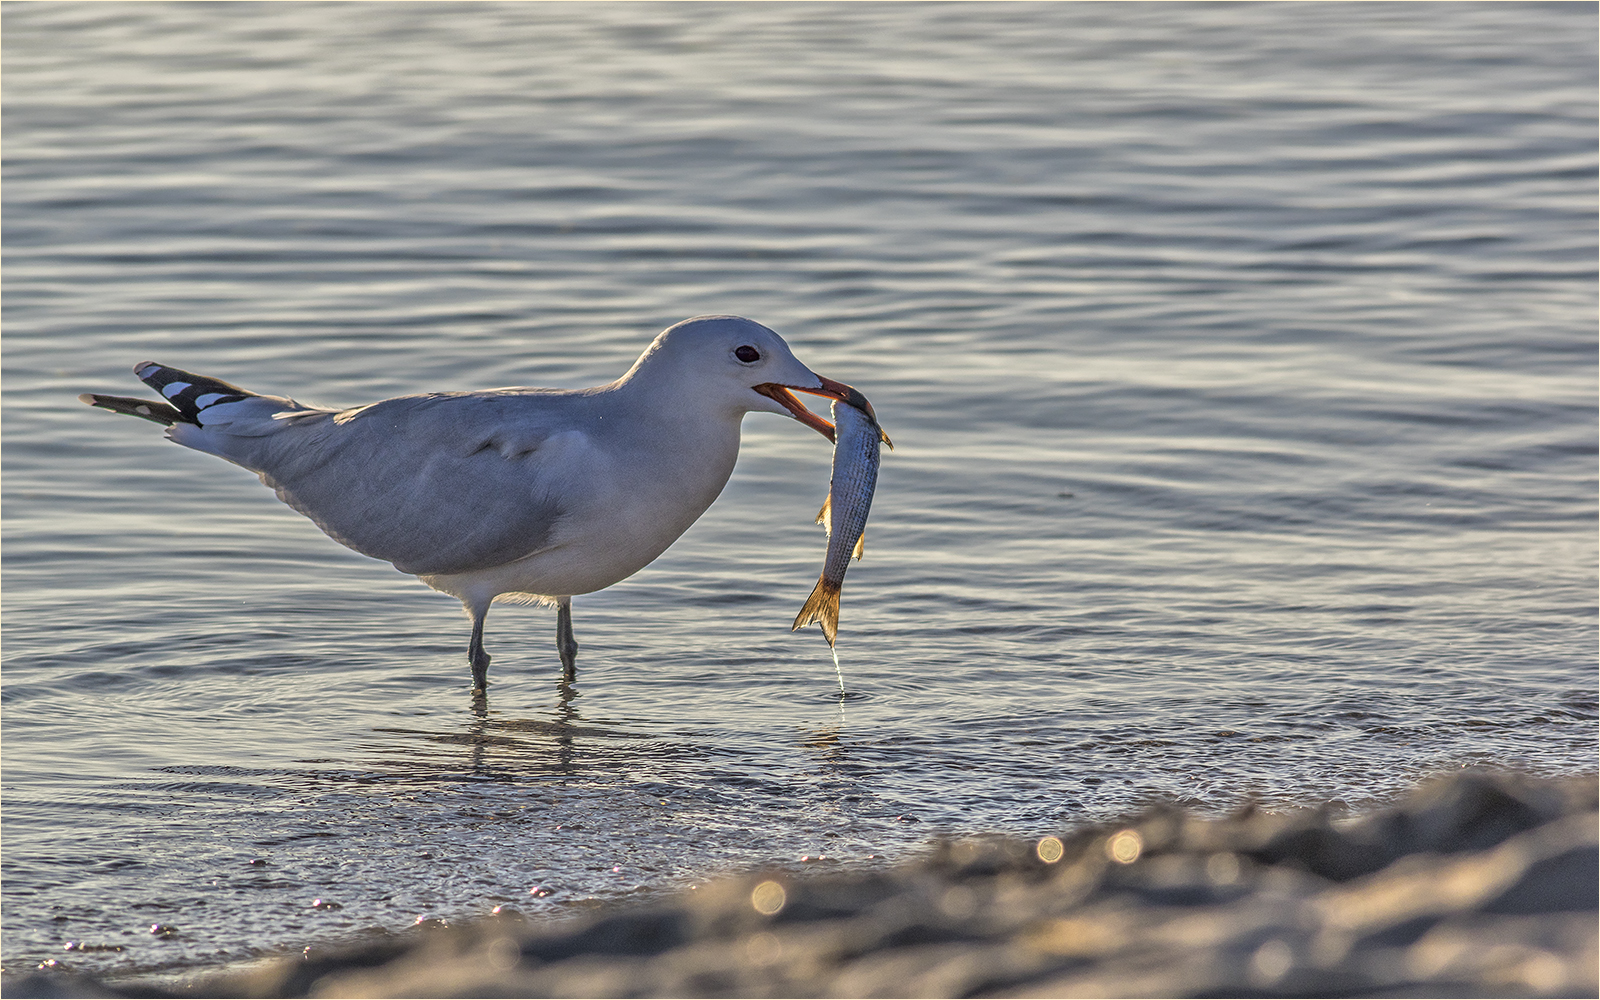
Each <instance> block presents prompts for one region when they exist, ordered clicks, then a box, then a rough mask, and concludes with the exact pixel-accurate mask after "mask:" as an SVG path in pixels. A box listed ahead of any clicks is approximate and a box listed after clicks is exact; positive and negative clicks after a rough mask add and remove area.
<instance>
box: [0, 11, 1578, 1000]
mask: <svg viewBox="0 0 1600 1000" xmlns="http://www.w3.org/2000/svg"><path fill="white" fill-rule="evenodd" d="M3 17H4V33H3V44H4V62H5V66H6V72H5V79H4V91H5V93H4V104H5V107H4V129H5V136H4V138H5V143H6V153H5V164H4V181H5V184H4V190H3V192H0V196H3V198H4V213H5V215H4V217H5V229H4V240H5V275H4V282H5V285H4V324H5V329H4V416H5V419H4V425H3V432H4V471H5V478H4V508H3V513H4V574H5V575H4V583H5V595H4V596H5V618H4V676H3V699H4V700H3V736H4V755H5V767H4V799H3V807H4V847H5V851H4V937H3V942H0V956H3V959H4V963H5V968H6V969H7V970H8V971H20V970H23V969H27V968H31V967H32V966H34V965H35V964H37V963H38V962H40V961H42V960H47V959H51V958H56V959H59V960H60V961H61V962H62V963H64V964H66V965H69V966H72V967H75V968H80V969H86V970H89V971H98V972H106V971H132V970H141V969H156V968H168V969H171V968H184V967H189V966H193V965H196V964H199V963H205V962H214V961H221V960H231V959H239V958H245V957H248V956H250V955H251V954H254V953H256V950H257V949H267V948H275V947H288V948H299V947H302V946H304V945H307V944H311V943H314V942H323V941H327V940H330V939H334V938H337V937H339V936H341V935H348V934H353V933H357V932H359V931H361V930H363V929H365V928H369V927H386V928H398V927H403V926H405V925H407V924H409V923H411V922H412V921H413V920H415V919H416V918H418V917H435V918H443V919H450V920H456V919H462V918H466V917H470V916H473V915H476V914H481V913H483V912H485V911H487V910H488V909H489V908H491V907H493V906H495V905H498V904H506V905H511V906H515V907H517V908H519V909H522V910H525V911H528V912H545V911H549V912H561V911H563V910H564V909H567V908H571V907H574V906H584V905H590V904H591V902H592V900H594V899H607V898H613V897H616V896H619V895H623V894H627V893H631V892H637V891H651V890H655V889H660V888H663V887H672V886H678V885H684V884H690V883H693V882H695V881H697V880H700V879H704V878H706V877H709V876H711V875H714V874H715V873H716V872H718V871H722V870H726V869H727V868H730V867H744V866H750V865H758V864H767V863H781V864H790V865H805V866H827V865H833V864H848V865H872V864H881V863H884V862H886V861H892V860H894V859H896V858H901V857H905V856H907V855H908V854H910V853H913V852H915V851H916V850H918V849H919V846H920V845H922V844H924V843H926V841H927V839H928V838H929V837H930V836H933V835H935V834H938V833H963V832H971V831H982V830H1002V831H1008V832H1014V833H1019V834H1024V835H1027V834H1035V833H1041V832H1044V831H1051V830H1059V829H1061V828H1063V827H1066V826H1070V825H1072V824H1076V823H1081V822H1085V821H1091V820H1099V819H1105V818H1108V817H1111V816H1114V815H1116V814H1118V813H1121V812H1124V811H1126V810H1128V809H1131V808H1133V807H1136V806H1138V805H1140V804H1143V803H1145V802H1147V801H1149V800H1151V799H1153V798H1168V799H1175V800H1180V801H1184V802H1188V803H1192V804H1196V805H1199V806H1202V807H1205V808H1214V809H1225V808H1229V807H1232V806H1235V805H1237V804H1239V803H1240V802H1242V801H1245V800H1247V799H1249V798H1257V799H1260V800H1263V801H1264V802H1266V803H1267V804H1268V805H1271V806H1285V805H1293V804H1305V803H1311V802H1318V801H1323V800H1328V799H1333V800H1338V801H1344V802H1349V803H1352V804H1358V803H1362V802H1368V801H1372V800H1375V799H1381V798H1384V797H1386V796H1389V795H1392V794H1393V793H1395V792H1396V791H1398V790H1399V789H1401V788H1403V787H1405V786H1406V785H1408V784H1409V783H1411V782H1412V781H1414V780H1416V779H1417V778H1419V777H1422V776H1424V775H1427V774H1429V773H1433V772H1436V771H1439V770H1444V769H1451V768H1456V767H1460V766H1464V765H1480V764H1481V765H1492V766H1501V767H1515V768H1523V769H1527V770H1531V771H1534V772H1538V773H1545V774H1564V773H1592V772H1593V771H1594V770H1595V760H1596V725H1595V720H1596V677H1595V667H1594V664H1595V658H1596V654H1597V648H1596V646H1597V643H1596V628H1595V624H1596V623H1595V617H1596V599H1595V593H1596V571H1595V546H1596V529H1595V524H1596V522H1595V503H1596V482H1595V480H1596V459H1595V452H1596V419H1595V406H1594V400H1595V391H1596V365H1595V361H1596V338H1595V313H1596V281H1595V259H1596V240H1595V232H1594V216H1595V209H1596V180H1595V178H1596V155H1595V147H1596V114H1595V106H1594V93H1595V87H1596V70H1595V67H1596V52H1595V47H1596V46H1595V37H1596V14H1595V10H1594V8H1593V7H1592V6H1590V5H1552V6H1548V7H1543V6H1528V5H1484V6H1454V5H1422V6H1411V5H1397V4H1384V5H1356V6H1342V5H1310V6H1299V7H1281V6H1259V5H1247V6H1223V5H1218V6H1210V5H1207V6H1197V7H1190V6H1164V5H1162V6H1157V5H1073V4H1069V5H1022V6H1012V5H989V4H985V5H979V6H967V5H938V6H926V7H925V6H916V5H841V6H835V5H803V6H802V5H725V6H724V5H714V6H697V5H644V6H630V5H581V6H568V5H537V4H535V5H504V6H465V5H450V6H448V7H438V6H433V5H427V4H411V5H401V6H386V5H361V4H357V5H328V6H323V5H297V4H287V5H285V4H272V5H260V6H230V7H225V8H217V7H212V6H206V5H136V6H132V5H130V6H122V5H102V4H94V5H82V6H80V5H74V4H50V5H40V4H27V5H17V4H11V5H7V6H6V7H5V8H4V11H3ZM706 312H733V313H740V314H743V315H748V316H751V317H753V318H756V319H758V320H760V321H762V322H765V323H767V324H769V325H771V326H773V327H774V328H776V329H777V330H779V331H780V332H781V333H783V334H784V335H785V336H786V337H787V338H788V339H789V341H790V343H791V345H792V346H793V347H794V349H795V351H796V353H797V354H798V355H799V356H800V358H801V359H802V360H803V361H805V362H806V363H807V364H809V365H810V366H811V367H812V368H814V369H816V370H817V371H820V372H822V373H824V374H827V375H829V376H831V377H833V378H836V379H840V380H842V381H846V382H850V383H852V384H854V385H856V386H858V387H860V388H861V389H863V390H864V391H865V392H866V393H867V394H868V395H869V396H870V397H871V398H872V400H873V402H874V404H875V405H876V407H877V410H878V413H879V415H880V417H881V418H882V420H883V422H884V425H885V426H886V428H887V429H888V431H889V433H890V434H891V435H892V436H893V437H894V440H895V444H896V450H895V451H894V452H886V453H885V456H884V464H883V468H882V474H881V478H880V481H879V492H878V495H877V498H876V500H875V502H874V505H873V514H872V521H871V523H870V525H869V527H868V531H867V547H866V558H865V560H864V561H863V562H861V563H860V564H858V565H856V566H854V567H853V568H852V569H851V572H850V576H849V578H848V580H847V583H846V588H845V601H844V609H843V614H842V617H841V635H840V640H839V643H840V645H839V651H840V659H841V666H842V673H843V677H844V681H845V684H846V687H847V692H848V694H847V697H846V698H844V699H840V697H839V691H838V684H837V681H836V680H835V674H834V670H833V669H832V666H833V664H832V660H831V658H830V657H829V655H828V650H827V646H826V644H825V643H824V642H823V640H822V638H821V636H820V633H818V632H817V630H814V629H813V630H810V631H808V632H805V633H800V634H791V633H790V632H789V623H790V621H791V620H792V618H793V615H794V612H795V611H796V610H797V609H798V607H799V605H800V604H801V602H802V601H803V600H804V598H805V596H806V594H807V593H808V592H809V590H810V588H811V585H812V583H813V582H814V580H815V577H816V573H817V570H818V569H819V567H820V564H821V560H822V554H823V549H824V540H823V537H822V535H821V533H820V531H819V529H817V528H816V527H815V526H814V525H812V523H811V521H812V517H813V516H814V515H815V512H816V508H817V506H818V505H819V503H820V501H821V499H822V496H823V495H824V493H825V491H826V488H827V478H828V465H829V458H830V456H829V450H828V448H827V445H826V443H825V442H823V441H822V439H821V438H819V437H818V436H817V435H815V434H812V433H811V432H809V431H807V430H805V429H804V428H802V427H800V426H799V425H797V424H794V423H793V422H789V421H785V420H782V419H780V418H778V417H773V416H767V415H759V414H758V415H755V416H752V417H750V418H749V419H748V420H747V421H746V427H745V431H746V433H745V443H744V451H743V456H742V458H741V460H740V464H739V468H738V470H737V471H736V472H735V474H734V478H733V481H732V482H731V483H730V484H729V486H728V488H727V490H726V491H725V492H724V494H723V496H722V498H721V499H720V500H719V501H718V502H717V504H715V505H714V506H713V507H712V509H711V510H710V511H709V512H708V513H707V514H706V515H705V516H704V517H703V518H702V519H701V520H700V522H699V523H698V524H697V525H695V527H693V528H692V529H690V531H689V532H688V533H687V534H686V535H685V536H684V537H683V538H682V539H681V540H680V541H679V542H678V543H677V544H676V545H675V546H674V547H673V548H671V549H670V550H668V552H667V553H666V554H665V555H664V556H663V557H662V558H661V559H659V560H658V561H657V562H656V563H655V564H653V565H652V566H650V567H649V568H647V569H646V570H644V571H643V572H641V573H639V574H638V575H637V576H635V577H634V578H633V579H630V580H628V581H626V582H625V583H623V584H620V585H618V586H616V587H614V588H612V589H610V590H607V591H603V592H601V593H598V594H595V595H592V596H588V597H580V598H579V599H577V600H576V601H575V602H574V608H575V621H576V627H577V632H578V638H579V641H580V642H581V643H582V653H581V657H580V664H579V666H580V678H579V680H580V683H579V685H578V693H577V695H576V696H575V697H563V696H562V694H561V693H560V692H559V691H558V689H557V687H556V680H557V678H558V672H559V668H558V666H557V663H556V658H555V651H554V638H553V633H554V616H553V614H551V613H550V612H549V611H548V609H540V608H517V607H501V608H497V609H496V610H495V611H494V612H493V614H491V616H490V619H489V632H488V644H489V649H490V651H491V652H492V653H493V654H494V657H495V660H494V665H493V667H492V668H491V679H492V681H493V687H492V688H491V691H490V697H489V699H488V702H487V704H486V705H483V706H476V707H475V706H474V704H473V702H472V700H471V698H470V697H469V696H468V691H467V688H468V673H467V667H466V663H465V647H466V641H467V624H466V621H465V619H464V618H463V617H462V616H461V613H460V611H459V608H458V606H457V605H456V603H455V602H454V601H453V600H452V599H450V598H447V597H444V596H442V595H439V594H435V593H433V592H431V591H429V590H428V589H426V588H425V587H423V586H422V585H420V584H418V583H417V582H416V581H414V580H412V579H411V578H409V577H404V576H401V575H400V574H398V573H396V572H395V571H394V570H393V569H391V568H390V567H388V566H387V565H386V564H382V563H378V562H375V561H373V560H369V559H365V558H363V557H361V556H359V555H356V554H355V553H353V552H350V551H347V550H345V549H343V548H341V547H340V546H338V545H336V544H334V543H333V542H331V541H329V540H328V539H327V538H325V537H324V536H322V535H321V534H320V533H319V532H318V531H317V530H316V528H315V527H314V526H312V525H311V524H310V523H309V522H308V521H305V520H304V519H302V518H300V517H299V516H298V515H296V514H294V513H293V512H292V511H290V510H288V509H287V508H285V507H283V506H282V505H280V504H279V503H278V502H277V501H276V500H275V499H274V498H273V496H272V494H271V492H270V491H268V490H265V489H263V488H262V487H261V485H260V484H259V483H258V482H256V480H255V478H254V477H253V476H251V475H250V474H248V473H245V472H243V471H242V470H239V469H237V468H234V467H232V466H229V465H226V464H224V463H221V462H219V461H217V460H216V459H213V458H211V457H209V456H205V455H201V454H198V453H194V452H189V451H186V450H184V449H181V448H178V447H175V446H173V445H171V444H169V443H167V442H164V441H162V440H161V436H160V432H159V431H158V430H157V428H156V427H155V426H154V425H152V424H147V423H143V422H138V421H132V420H126V419H119V418H116V417H114V416H112V415H110V414H106V413H103V412H100V411H92V410H90V409H88V408H86V407H83V406H81V405H80V404H79V403H77V401H76V400H75V398H74V397H75V396H76V394H77V393H79V392H83V391H87V390H94V391H107V392H127V393H132V392H134V391H136V390H137V389H138V388H139V385H138V383H137V382H136V380H134V378H133V376H132V375H131V374H130V372H129V368H130V366H131V365H132V364H133V363H135V362H138V361H142V360H146V359H155V360H159V361H162V362H165V363H168V364H173V365H178V366H180V367H185V368H190V369H193V370H197V371H202V372H206V373H208V374H212V375H215V376H218V377H220V378H224V379H227V380H229V381H233V382H237V383H240V384H242V385H245V386H248V387H251V388H254V389H258V390H262V391H271V392H280V393H290V394H293V395H295V396H297V397H298V398H301V399H305V400H308V401H317V402H324V403H338V404H355V403H361V402H368V401H372V400H374V399H379V398H382V397H385V396H388V395H395V394H400V393H406V392H416V391H423V390H430V389H470V388H484V387H490V386H501V385H515V384H521V385H550V386H583V385H593V384H597V383H601V382H605V381H609V380H610V379H612V378H614V377H616V376H617V375H618V374H620V373H621V372H622V371H623V370H625V369H626V367H627V366H628V365H629V364H631V362H632V360H633V358H634V357H635V355H636V354H637V353H638V351H639V350H640V349H642V347H643V346H644V345H645V344H646V343H647V342H648V341H649V339H650V338H651V337H652V336H653V335H654V334H655V333H656V332H657V331H658V330H659V329H661V328H662V327H664V326H666V325H668V324H670V323H672V322H674V321H676V320H678V319H681V318H683V317H685V316H689V315H694V314H697V313H706ZM316 900H322V901H323V905H321V906H314V905H313V903H314V901H316ZM330 904H331V905H330ZM155 924H161V925H167V926H170V927H175V928H176V931H175V932H174V933H172V934H170V935H166V936H163V935H160V934H151V933H150V932H149V928H150V927H151V926H152V925H155ZM69 942H74V943H82V944H85V945H87V946H89V947H91V948H104V949H106V950H90V951H78V950H73V951H66V950H64V949H65V947H66V945H67V944H68V943H69Z"/></svg>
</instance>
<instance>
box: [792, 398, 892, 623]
mask: <svg viewBox="0 0 1600 1000" xmlns="http://www.w3.org/2000/svg"><path fill="white" fill-rule="evenodd" d="M833 421H834V442H833V478H832V479H831V480H830V481H829V482H828V499H826V500H824V501H823V502H822V510H821V511H820V512H818V514H817V523H818V524H820V525H822V526H823V527H824V528H826V529H827V531H828V557H827V559H826V560H825V561H824V562H823V564H822V576H821V577H820V578H819V579H818V580H817V585H816V587H815V588H813V589H812V591H811V596H810V597H809V598H807V600H806V603H805V606H804V607H802V608H801V609H800V614H798V615H796V616H795V619H794V627H795V629H797V630H798V629H802V628H805V627H806V626H807V625H810V624H811V623H812V622H817V623H819V624H821V626H822V634H823V635H825V636H827V638H828V645H829V646H832V645H833V641H834V639H835V638H836V637H837V636H838V634H839V591H840V588H841V587H843V585H844V573H845V570H846V569H848V568H849V567H850V557H851V556H852V555H853V556H855V558H857V559H860V558H861V553H862V550H863V547H864V543H865V542H866V536H865V532H866V527H867V512H868V511H870V510H871V509H872V492H873V490H874V489H876V488H877V485H878V442H879V440H880V439H881V440H882V441H883V443H884V444H887V445H888V446H889V447H890V449H891V450H892V449H893V448H894V442H892V441H890V440H889V435H887V434H885V433H884V432H883V428H881V427H879V426H878V418H877V416H876V415H875V414H874V413H873V412H872V404H871V403H869V402H867V397H865V396H863V395H861V393H859V392H856V391H855V390H851V395H850V396H848V397H846V398H845V400H843V401H842V402H836V403H834V404H833ZM836 528H837V529H838V530H835V529H836Z"/></svg>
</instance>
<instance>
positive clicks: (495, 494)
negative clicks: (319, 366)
mask: <svg viewBox="0 0 1600 1000" xmlns="http://www.w3.org/2000/svg"><path fill="white" fill-rule="evenodd" d="M134 372H135V374H137V375H138V376H139V378H140V379H142V380H143V381H144V382H145V383H147V384H148V385H150V386H151V387H152V388H154V389H156V390H157V391H158V392H160V393H161V395H162V396H163V397H165V401H164V402H161V401H155V400H144V399H135V398H130V397H124V396H105V395H99V394H95V393H85V394H84V395H82V396H79V397H78V398H79V399H80V400H82V401H83V402H85V403H88V404H90V405H92V406H99V407H102V408H104V409H108V410H113V411H115V412H118V413H126V414H129V415H132V416H138V417H143V418H145V419H147V420H153V421H155V422H157V423H161V424H165V425H167V437H169V438H170V439H171V440H173V441H176V442H177V443H178V444H181V445H184V446H185V447H189V448H194V449H196V450H197V451H203V452H208V453H210V454H212V455H217V456H219V457H221V458H225V459H227V460H228V461H230V462H233V463H235V464H237V465H241V466H243V467H245V468H246V469H249V470H250V471H252V472H255V473H257V474H259V475H260V477H261V481H262V482H264V483H266V484H267V485H268V486H270V487H272V488H273V489H274V490H276V491H277V494H278V498H279V499H281V500H283V501H284V502H285V503H287V504H289V505H290V506H291V507H293V508H294V509H295V510H297V511H299V512H300V513H302V514H304V515H306V516H307V517H309V518H310V519H311V520H313V521H315V522H316V524H317V526H318V527H320V528H321V529H322V530H323V531H325V532H327V534H328V535H329V536H330V537H332V538H333V539H334V540H335V541H338V542H341V543H342V544H344V545H347V546H349V547H350V548H352V549H355V550H356V551H357V552H361V553H363V554H365V555H369V556H373V557H375V558H378V559H385V560H388V561H389V562H391V563H393V564H394V565H395V568H397V569H399V570H400V571H401V572H404V573H411V574H413V575H415V576H416V577H417V578H418V579H420V580H421V581H422V582H423V583H425V584H427V585H428V586H430V587H432V588H433V589H435V590H439V591H442V592H444V593H446V594H450V595H452V596H454V597H456V598H459V599H460V601H461V603H462V605H463V606H464V607H465V608H466V611H467V613H468V615H470V616H471V618H472V640H471V643H470V645H469V648H468V661H469V663H470V664H471V667H472V683H473V688H474V690H475V691H482V690H484V689H485V688H486V686H487V684H488V667H489V654H488V653H486V652H484V649H483V622H484V617H485V616H486V615H487V614H488V611H489V605H490V603H492V602H493V601H495V600H496V599H500V598H509V599H521V600H529V599H532V600H539V601H544V602H547V603H553V604H555V605H556V609H557V613H556V646H557V650H558V652H559V654H560V657H561V664H562V668H563V678H564V682H571V681H572V680H573V679H574V678H575V677H576V671H577V667H576V662H577V653H578V644H577V641H576V640H575V639H574V638H573V635H572V597H573V595H576V594H588V593H592V592H594V591H596V590H600V589H601V588H604V587H609V586H611V585H612V584H614V583H616V582H617V581H619V580H623V579H625V578H627V577H629V576H631V575H632V574H634V573H636V572H638V571H639V570H640V569H642V568H643V567H644V566H646V565H647V564H649V563H650V561H651V560H653V559H655V557H656V556H658V555H660V554H661V553H662V552H663V551H665V550H666V548H667V546H669V545H671V544H672V543H673V541H675V540H676V539H677V538H678V536H679V535H681V534H683V532H684V531H685V530H687V529H688V527H689V525H691V524H693V523H694V522H695V520H696V519H697V518H698V517H699V516H700V515H701V514H702V513H704V512H705V510H706V508H707V507H709V506H711V503H712V501H714V500H715V499H716V498H717V495H718V494H719V493H721V492H722V487H723V486H724V485H725V484H726V483H727V481H728V477H729V476H730V475H731V474H732V472H733V466H734V461H735V460H736V459H737V458H738V454H739V425H740V422H741V420H742V419H743V417H744V415H745V414H746V413H752V412H763V413H783V414H787V415H790V416H793V417H795V418H796V419H798V420H800V421H802V422H803V423H805V424H807V425H808V426H810V427H812V428H814V429H815V430H817V431H819V432H821V433H822V434H823V435H824V436H826V437H828V438H830V439H831V438H832V437H833V427H832V425H831V424H829V423H828V421H826V420H824V419H823V418H821V417H820V416H817V415H816V414H814V413H812V412H811V411H810V410H808V409H806V408H805V406H804V405H803V404H802V403H801V402H800V401H799V400H798V399H797V398H796V397H795V396H794V394H793V393H791V392H790V391H789V390H790V389H796V390H799V391H801V392H807V393H813V394H815V395H818V396H827V397H830V398H833V399H850V400H855V401H857V403H858V404H859V403H863V402H864V399H863V397H861V394H860V393H858V392H856V391H855V390H853V389H851V388H850V387H849V386H847V385H844V384H842V383H839V382H835V381H833V380H832V379H827V378H823V377H822V376H820V375H817V374H816V373H815V372H813V371H811V370H810V369H809V368H807V367H806V366H805V365H803V364H801V363H800V362H799V361H798V360H797V359H796V358H795V356H794V354H793V353H791V352H790V350H789V345H788V344H785V343H784V342H783V338H782V337H779V336H778V335H777V334H776V333H774V332H773V331H771V330H769V329H767V328H766V327H765V326H762V325H761V324H759V323H755V322H753V321H751V320H748V319H743V318H741V317H738V316H700V317H696V318H694V319H688V320H684V321H683V322H682V323H679V324H677V325H675V326H672V327H670V328H669V329H667V330H666V331H665V332H663V333H662V334H661V335H660V336H659V337H657V338H656V339H655V341H654V342H653V343H651V345H650V346H649V347H648V348H646V349H645V352H644V353H643V354H641V355H640V356H639V360H638V361H637V362H635V363H634V365H633V367H632V368H631V369H629V370H628V372H627V374H625V375H623V376H622V377H621V378H619V379H617V380H616V381H615V382H611V383H608V384H606V385H602V386H596V387H595V388H592V389H578V390H561V389H526V388H509V389H490V390H485V391H482V392H440V393H427V394H423V395H417V396H400V397H397V398H394V399H386V400H384V401H383V402H380V403H373V404H371V405H368V406H359V407H354V408H352V409H346V410H335V409H327V408H323V407H315V406H307V405H304V404H302V403H298V402H296V401H294V400H293V399H289V398H287V397H284V396H267V395H261V394H258V393H254V392H250V391H248V390H245V389H241V388H239V387H238V386H234V385H230V384H228V383H226V382H222V381H219V380H217V379H213V378H208V377H206V376H201V375H194V374H191V373H189V372H184V371H181V370H179V369H176V368H169V367H166V366H164V365H158V364H155V363H153V362H144V363H141V364H139V365H136V366H135V367H134Z"/></svg>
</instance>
